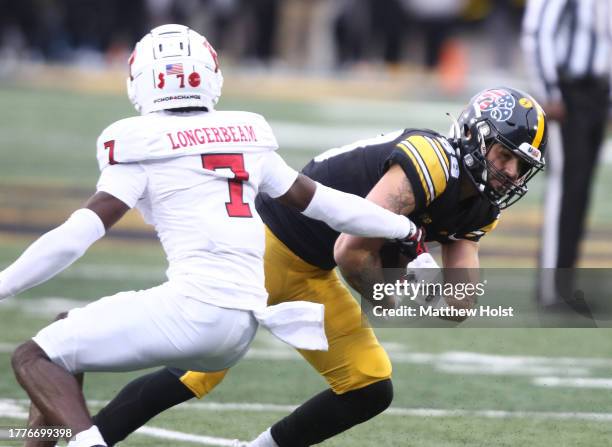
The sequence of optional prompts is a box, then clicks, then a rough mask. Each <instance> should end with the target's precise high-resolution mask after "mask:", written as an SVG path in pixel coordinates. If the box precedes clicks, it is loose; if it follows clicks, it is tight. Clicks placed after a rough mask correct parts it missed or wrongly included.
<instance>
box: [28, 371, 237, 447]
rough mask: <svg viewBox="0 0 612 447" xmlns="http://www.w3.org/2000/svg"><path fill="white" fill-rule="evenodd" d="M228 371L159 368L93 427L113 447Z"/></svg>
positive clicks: (214, 383)
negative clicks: (202, 371)
mask: <svg viewBox="0 0 612 447" xmlns="http://www.w3.org/2000/svg"><path fill="white" fill-rule="evenodd" d="M228 371H229V370H227V369H226V370H223V371H218V372H209V373H201V372H195V371H185V370H181V369H177V368H163V369H160V370H158V371H155V372H152V373H150V374H147V375H145V376H142V377H139V378H137V379H134V380H132V381H131V382H130V383H128V384H127V385H126V386H125V387H124V388H123V389H122V390H121V391H120V392H119V394H117V396H115V398H114V399H113V400H111V401H110V402H109V403H108V404H106V406H105V407H104V408H102V409H101V410H100V412H99V413H98V414H96V415H95V416H94V417H93V420H94V423H95V424H96V426H97V427H98V428H99V429H100V432H101V433H102V436H103V437H104V440H105V441H106V443H107V444H108V445H109V447H110V446H113V445H115V444H116V443H118V442H120V441H123V440H124V439H125V438H127V437H128V436H129V435H130V434H131V433H133V432H135V431H136V430H137V429H138V428H140V427H142V426H143V425H144V424H146V423H147V422H148V421H149V420H151V419H152V418H153V417H155V416H157V415H158V414H160V413H162V412H163V411H165V410H167V409H169V408H172V407H174V406H176V405H179V404H182V403H183V402H187V401H188V400H191V399H193V398H194V397H197V398H202V397H204V396H205V395H206V394H208V393H209V392H210V391H212V389H213V388H214V387H215V386H217V385H218V384H219V383H220V382H221V381H222V380H223V378H224V377H225V375H226V374H227V372H228ZM32 447H36V446H32Z"/></svg>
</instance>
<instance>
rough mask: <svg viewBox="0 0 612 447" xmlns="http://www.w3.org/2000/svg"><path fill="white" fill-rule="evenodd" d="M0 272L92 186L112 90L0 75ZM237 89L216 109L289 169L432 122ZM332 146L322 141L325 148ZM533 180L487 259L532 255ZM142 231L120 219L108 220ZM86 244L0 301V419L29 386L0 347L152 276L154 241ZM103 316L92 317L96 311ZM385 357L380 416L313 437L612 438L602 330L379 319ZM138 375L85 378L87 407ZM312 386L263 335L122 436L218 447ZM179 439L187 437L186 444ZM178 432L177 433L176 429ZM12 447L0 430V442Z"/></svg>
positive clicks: (600, 191)
mask: <svg viewBox="0 0 612 447" xmlns="http://www.w3.org/2000/svg"><path fill="white" fill-rule="evenodd" d="M0 102H1V103H2V105H3V107H2V108H1V109H0V141H2V150H1V151H0V247H1V249H0V267H3V266H6V265H7V264H8V263H10V262H11V261H12V260H13V259H14V258H15V257H16V256H18V255H19V253H20V252H21V251H22V250H23V249H24V248H25V247H26V246H27V244H28V243H29V242H31V241H32V240H33V238H35V237H36V234H38V233H39V232H41V231H44V230H45V229H47V228H50V227H52V226H53V225H56V224H58V223H61V222H62V221H63V219H64V218H65V217H66V216H67V214H68V213H69V212H70V211H71V210H72V209H74V208H76V207H78V206H79V204H80V203H81V202H82V201H83V200H84V199H85V198H86V197H87V196H88V195H89V194H90V193H91V192H93V190H94V187H95V181H96V178H97V167H96V163H95V138H96V137H97V135H98V133H99V131H100V130H101V129H102V128H103V127H105V126H106V125H108V124H109V123H111V122H112V121H114V120H116V119H118V118H120V117H124V116H128V115H130V114H131V113H132V111H131V108H130V106H129V103H128V101H127V99H125V98H124V97H123V95H119V94H117V95H105V96H102V95H99V94H93V93H75V92H70V91H60V90H48V89H36V88H30V87H26V86H23V85H21V86H19V85H11V86H9V85H2V84H0ZM360 105H362V106H363V104H360V103H359V101H349V100H334V101H326V100H324V99H313V100H312V101H308V102H304V101H289V100H280V99H275V98H268V99H262V98H255V97H252V98H238V97H236V96H232V93H231V91H230V92H228V95H227V97H226V98H224V100H223V102H222V103H221V107H220V108H223V109H245V110H252V111H257V112H260V113H262V114H264V115H265V116H266V117H267V118H269V119H270V121H271V122H272V125H273V127H274V128H275V129H278V130H277V132H278V133H279V139H280V141H281V145H282V146H283V149H282V155H283V156H284V157H285V158H286V159H287V160H288V161H289V163H290V164H292V165H293V166H295V167H300V165H302V164H303V163H305V162H306V161H307V160H308V159H309V158H311V157H312V155H313V154H314V153H316V152H317V151H320V150H324V149H326V148H328V147H330V146H333V145H335V144H341V143H349V142H351V141H352V140H353V139H356V138H361V137H368V136H371V135H372V133H373V132H374V133H375V132H377V131H387V130H392V129H396V128H400V127H405V126H407V125H410V126H415V127H416V126H427V127H431V128H434V129H438V130H441V131H444V130H445V129H446V128H447V127H448V124H447V120H446V117H445V116H444V112H445V111H446V110H445V108H446V107H448V106H451V107H455V110H450V111H451V112H455V113H457V112H458V109H459V107H460V105H459V104H450V105H442V104H440V105H439V107H435V105H434V106H429V107H428V108H426V109H422V108H421V107H420V105H419V104H416V103H410V102H405V103H400V102H397V103H387V102H372V101H370V102H368V103H367V104H366V105H367V107H366V108H367V112H366V111H364V110H363V109H362V108H360ZM328 141H329V144H325V143H326V142H328ZM610 174H612V168H611V167H610V166H609V165H603V166H602V167H601V169H600V171H599V175H598V178H597V182H596V186H595V195H594V199H593V204H594V207H593V208H594V209H593V213H592V216H591V223H592V226H591V232H590V234H589V238H588V241H587V244H586V246H585V251H584V253H585V260H584V265H590V266H608V267H610V266H612V255H611V254H610V253H612V250H611V248H612V243H610V242H609V241H610V236H611V235H612V224H611V222H612V205H611V204H610V201H609V191H610V190H611V189H612V175H610ZM542 184H543V182H542V181H541V180H540V181H539V182H538V183H536V185H534V188H533V194H532V195H531V196H530V197H529V198H527V199H525V201H524V202H523V203H520V204H518V205H517V206H516V207H513V208H511V209H510V210H508V212H507V213H505V215H504V220H505V222H504V223H503V224H502V225H500V228H499V229H498V230H496V231H495V232H494V233H493V234H492V235H491V236H490V237H487V239H489V240H487V241H484V242H483V249H482V259H483V265H486V266H514V267H516V266H522V267H529V266H533V265H534V255H535V252H536V249H537V244H538V228H539V222H540V219H539V204H540V200H541V193H542ZM119 230H122V231H124V232H133V233H132V234H136V235H140V234H141V233H142V232H143V231H147V230H145V229H143V226H142V224H141V222H140V220H139V218H138V217H136V216H129V217H128V218H127V219H126V222H125V223H124V224H123V225H121V226H120V227H119ZM119 235H120V234H118V233H115V236H113V235H112V234H111V235H110V237H108V238H107V239H105V240H103V241H100V242H99V243H97V244H96V245H95V246H94V247H92V249H91V250H90V251H89V252H88V253H87V254H86V255H85V257H84V258H83V259H81V260H79V261H78V262H77V263H76V264H75V265H74V266H73V267H71V268H70V269H68V270H67V271H66V272H64V273H62V274H61V275H60V276H58V277H57V278H56V279H54V280H52V281H50V282H49V283H47V284H44V285H42V286H39V287H37V288H35V289H33V290H30V291H28V292H26V293H24V294H23V295H22V296H20V297H18V298H12V299H9V300H7V301H5V302H2V303H0V328H1V330H0V427H3V426H23V425H24V424H25V419H24V417H25V414H26V413H27V403H26V401H25V399H26V396H25V394H24V392H23V391H22V390H21V388H20V387H19V386H18V385H17V383H16V382H15V380H14V378H13V375H12V372H11V370H10V364H9V363H10V362H9V357H10V352H12V349H14V347H15V346H16V344H18V343H19V342H21V341H23V340H25V339H27V338H28V337H30V336H32V335H33V334H34V333H35V332H36V331H37V330H38V329H40V328H41V327H43V326H45V325H46V324H47V323H48V322H49V321H50V320H51V319H52V318H53V316H54V315H55V314H56V313H58V312H59V311H62V310H66V309H68V308H70V307H74V306H77V305H81V304H83V303H86V302H88V301H90V300H93V299H96V298H98V297H100V296H104V295H107V294H111V293H115V292H117V291H120V290H127V289H137V288H146V287H150V286H152V285H156V284H158V283H159V282H161V281H163V279H164V269H165V259H164V255H163V253H162V251H161V249H160V248H159V247H158V246H157V244H156V242H155V241H153V240H150V239H147V238H144V239H143V238H139V239H138V238H136V239H125V238H118V237H116V236H119ZM101 324H103V322H101ZM377 332H378V334H379V337H380V339H381V341H382V342H383V343H384V344H385V346H386V347H387V348H388V351H389V353H390V356H391V358H392V360H393V363H394V384H395V400H394V403H393V406H392V408H391V409H390V410H389V411H387V412H386V413H385V414H384V415H382V416H380V417H378V418H376V419H374V420H372V421H370V422H368V423H366V424H363V425H362V426H359V427H357V428H354V429H352V430H350V431H349V432H347V433H344V434H342V435H340V436H338V437H337V438H335V439H333V440H330V441H328V442H326V443H325V444H324V445H326V446H330V447H331V446H347V447H348V446H351V447H353V446H355V447H361V446H363V447H366V446H368V447H369V446H374V445H377V446H427V447H429V446H432V447H433V446H436V447H438V446H445V447H450V446H518V445H530V446H606V445H611V444H612V441H610V439H611V438H610V437H611V435H612V396H611V390H610V388H612V342H611V340H612V332H611V331H610V330H607V329H588V330H587V329H384V330H378V331H377ZM135 376H136V375H135V374H91V375H89V376H87V377H86V395H87V398H88V399H89V400H90V402H91V406H92V408H93V409H95V408H99V406H100V405H101V404H102V403H103V402H104V401H106V400H108V399H110V398H111V397H113V395H114V394H115V393H116V392H117V391H118V390H119V389H120V388H121V387H122V386H123V385H124V384H125V383H127V381H128V380H129V379H130V378H132V377H135ZM324 388H325V383H324V381H323V380H322V379H321V378H320V377H319V376H318V375H317V374H316V373H315V372H314V371H313V370H311V368H310V367H309V366H308V365H307V364H306V363H305V362H304V361H302V360H301V358H300V357H299V356H298V355H297V354H296V353H294V352H293V351H291V350H290V349H289V348H288V347H286V346H284V345H282V344H280V343H279V342H277V341H275V340H274V339H272V337H271V336H269V335H268V334H266V333H263V331H262V333H260V334H259V336H258V338H257V340H256V342H255V343H254V345H253V349H252V351H251V352H250V354H249V355H248V356H247V358H245V359H244V360H243V361H242V362H241V363H240V364H239V365H238V366H237V367H235V368H234V369H233V370H232V372H231V373H230V375H229V376H228V377H227V378H226V380H225V382H224V383H223V384H222V385H221V386H219V387H218V388H217V389H216V390H215V391H214V392H213V393H212V394H211V395H210V396H208V397H207V398H205V399H204V400H203V401H201V402H197V403H189V404H186V405H184V406H182V407H180V408H177V409H173V410H171V411H169V412H167V413H166V414H163V415H161V416H160V417H158V418H156V419H154V420H153V421H152V422H151V423H150V424H149V426H147V428H146V430H145V431H143V432H142V433H140V434H136V435H134V436H133V437H132V438H130V439H129V440H128V441H126V442H125V443H123V444H122V445H125V446H128V447H130V446H133V447H135V446H145V445H147V446H148V445H157V446H178V445H180V446H183V445H185V446H186V445H194V444H200V445H218V446H223V445H228V441H227V440H228V439H233V438H240V439H243V440H247V439H250V438H252V437H254V436H255V435H257V434H258V433H259V432H260V431H262V430H263V429H265V428H266V427H267V426H268V425H270V424H271V423H273V422H274V421H275V420H277V419H278V418H280V417H282V416H283V415H285V414H287V412H288V411H290V408H291V407H292V406H295V405H298V404H299V403H301V402H302V401H304V400H305V399H307V398H308V397H309V396H311V395H313V394H315V393H317V392H318V391H320V390H322V389H324ZM186 435H191V436H190V437H188V440H185V441H180V440H178V439H185V436H186ZM181 436H183V437H182V438H181ZM13 445H19V444H18V443H15V442H9V441H0V446H13Z"/></svg>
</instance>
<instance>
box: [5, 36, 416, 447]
mask: <svg viewBox="0 0 612 447" xmlns="http://www.w3.org/2000/svg"><path fill="white" fill-rule="evenodd" d="M222 81H223V78H222V75H221V71H220V69H219V64H218V60H217V55H216V53H215V51H214V49H213V48H212V47H211V46H210V44H209V43H208V41H207V40H206V39H205V38H204V37H203V36H201V35H199V34H198V33H196V32H194V31H193V30H191V29H189V28H187V27H184V26H181V25H164V26H161V27H158V28H155V29H153V30H152V31H151V32H150V33H149V34H147V35H146V36H145V37H144V38H143V39H142V40H141V41H140V42H139V43H138V44H137V45H136V49H135V50H134V53H133V54H132V56H131V58H130V77H129V79H128V90H129V96H130V99H131V101H132V103H133V104H134V105H135V107H136V109H137V110H138V111H139V112H140V113H141V115H140V116H136V117H132V118H128V119H124V120H121V121H118V122H116V123H114V124H112V125H111V126H109V127H108V128H107V129H105V130H104V131H103V132H102V134H101V136H100V137H99V139H98V142H97V154H98V163H99V167H100V169H101V174H100V178H99V181H98V184H97V192H96V193H95V194H94V195H93V196H92V197H91V198H90V199H89V200H88V201H87V202H86V203H85V205H84V207H83V208H81V209H79V210H77V211H75V212H74V213H73V214H72V215H71V216H70V218H69V219H68V220H67V221H66V222H65V223H64V224H62V225H60V226H59V227H57V228H56V229H54V230H52V231H50V232H48V233H46V234H45V235H43V236H41V237H40V238H39V239H38V240H37V241H35V242H34V243H33V244H32V245H31V246H30V247H29V248H28V249H27V250H26V251H25V252H24V253H23V254H22V255H21V257H19V259H17V260H16V261H15V262H14V263H13V264H12V265H10V266H9V267H8V268H7V269H6V270H4V271H3V272H1V273H0V299H1V298H6V297H8V296H13V295H17V294H19V293H21V292H22V291H24V290H26V289H29V288H31V287H33V286H35V285H37V284H40V283H42V282H44V281H47V280H48V279H50V278H52V277H54V276H55V275H56V274H58V273H59V272H61V271H62V270H64V269H65V268H67V267H68V266H69V265H71V264H72V263H73V262H74V261H76V260H77V259H78V258H79V257H80V256H82V255H83V253H85V251H86V250H87V249H88V248H89V246H90V245H91V244H93V243H94V242H95V241H97V240H98V239H100V238H101V237H102V236H104V234H105V232H106V230H108V229H109V228H110V227H111V226H112V225H113V224H115V223H116V222H117V221H118V220H119V219H120V218H121V217H122V216H123V215H124V214H125V213H126V212H127V211H128V210H129V209H130V208H133V207H135V208H137V209H138V210H139V211H140V212H141V213H142V214H143V216H144V218H145V220H146V221H147V222H148V223H150V224H152V225H153V226H154V227H155V229H156V231H157V234H158V237H159V239H160V242H161V243H162V246H163V248H164V250H165V252H166V254H167V258H168V263H169V267H168V270H167V277H168V280H167V281H166V282H165V283H163V284H161V285H160V286H157V287H154V288H151V289H148V290H144V291H128V292H122V293H118V294H116V295H114V296H109V297H105V298H102V299H100V300H98V301H96V302H94V303H91V304H89V305H87V306H85V307H83V308H79V309H74V310H72V311H70V312H69V314H68V316H67V318H65V319H62V320H59V321H56V322H55V323H53V324H51V325H49V326H47V327H46V328H44V329H42V330H41V331H40V332H39V333H38V334H37V335H36V336H35V337H33V339H32V340H29V341H27V342H25V343H24V344H22V345H21V346H20V347H19V348H17V350H16V351H15V353H14V354H13V357H12V364H13V368H14V371H15V374H16V376H17V380H18V381H19V383H20V384H21V385H22V386H23V388H24V389H25V390H26V391H27V393H28V395H29V396H30V398H31V400H32V403H33V405H34V406H35V407H36V408H37V410H38V411H40V413H41V415H42V419H44V421H45V423H46V424H48V425H58V426H65V427H67V428H69V429H71V430H72V433H73V434H75V436H74V437H73V438H72V439H71V441H70V443H69V446H73V447H80V446H84V447H91V446H105V445H106V444H105V443H104V440H103V438H102V436H101V435H100V432H99V430H98V429H97V427H96V426H94V425H93V423H92V420H91V417H90V415H89V413H88V410H87V407H86V404H85V399H84V397H83V394H82V391H81V388H80V386H79V384H78V382H77V380H76V379H75V377H74V374H78V373H82V372H85V371H125V370H135V369H141V368H146V367H150V366H154V365H169V366H175V367H180V368H185V369H191V370H196V371H219V370H223V369H225V368H228V367H230V366H232V365H233V364H235V363H236V362H237V361H238V360H239V359H240V358H241V357H242V356H243V355H244V354H245V352H246V350H247V349H248V347H249V344H250V343H251V341H252V339H253V337H254V335H255V332H256V329H257V327H258V323H261V324H262V325H264V326H266V327H268V328H269V329H270V330H271V331H272V332H273V333H274V334H275V335H276V336H278V337H279V338H281V339H283V340H284V341H286V342H288V343H289V344H291V345H293V346H295V347H298V348H301V349H311V350H325V349H326V348H327V340H326V337H325V332H324V330H323V306H322V305H321V304H315V303H305V302H292V303H282V304H280V305H278V306H272V307H266V299H267V293H266V290H265V288H264V274H263V260H262V258H263V252H264V227H263V224H262V222H261V219H260V218H259V216H258V215H257V213H256V210H255V207H254V199H255V196H256V194H257V193H258V192H266V193H267V194H269V195H270V196H271V197H274V198H277V199H278V200H279V201H280V202H281V203H283V204H286V205H289V206H292V207H294V208H297V209H298V210H300V211H301V212H302V213H303V214H304V215H306V216H308V217H310V218H314V219H319V220H322V221H324V222H325V223H327V224H328V225H329V226H330V227H332V228H334V229H335V230H336V231H340V232H345V233H351V234H354V235H357V236H364V237H379V238H388V239H403V238H407V237H412V236H414V234H415V233H416V227H415V225H414V224H413V223H412V222H411V221H410V220H409V219H407V218H406V217H404V216H400V215H398V214H395V213H393V212H391V211H388V210H385V209H383V208H381V207H378V206H377V205H375V204H374V203H372V202H369V201H366V200H364V199H362V198H360V197H358V196H355V195H351V194H347V193H341V192H339V191H335V190H333V189H331V188H328V187H325V186H323V185H321V184H318V183H316V182H314V181H313V180H311V179H309V178H308V177H306V176H304V175H302V174H298V173H297V172H296V171H294V170H293V169H291V168H290V167H289V166H287V165H286V164H285V162H284V161H283V160H282V158H281V157H280V156H278V155H277V153H276V152H275V150H276V149H277V143H276V139H275V137H274V135H273V133H272V130H271V129H270V127H269V126H268V124H267V123H266V121H265V119H264V118H263V117H261V116H259V115H256V114H252V113H247V112H217V111H214V106H215V104H216V103H217V101H218V99H219V96H220V93H221V86H222ZM42 419H41V420H42Z"/></svg>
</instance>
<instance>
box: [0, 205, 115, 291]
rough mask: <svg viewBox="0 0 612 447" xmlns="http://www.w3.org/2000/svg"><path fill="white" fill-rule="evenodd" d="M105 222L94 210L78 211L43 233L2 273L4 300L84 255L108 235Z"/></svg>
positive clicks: (48, 277)
mask: <svg viewBox="0 0 612 447" xmlns="http://www.w3.org/2000/svg"><path fill="white" fill-rule="evenodd" d="M104 234H105V230H104V224H103V223H102V221H101V220H100V218H99V217H98V215H97V214H96V213H94V212H93V211H91V210H89V209H86V208H82V209H79V210H77V211H75V212H74V213H73V214H72V215H71V216H70V218H69V219H68V220H67V221H66V222H64V223H63V224H62V225H60V226H59V227H57V228H56V229H54V230H51V231H49V232H48V233H46V234H44V235H42V236H41V237H40V238H39V239H38V240H37V241H35V242H34V243H33V244H32V245H30V246H29V247H28V248H27V250H26V251H25V252H23V254H22V255H21V256H20V257H19V259H17V260H16V261H15V262H14V263H13V264H12V265H10V266H9V267H8V268H7V269H6V270H4V271H3V272H2V273H0V299H2V298H6V297H9V296H13V295H17V294H19V293H21V292H23V291H24V290H27V289H29V288H31V287H34V286H36V285H38V284H41V283H43V282H45V281H47V280H49V279H51V278H52V277H54V276H55V275H57V274H58V273H59V272H61V271H62V270H64V269H65V268H67V267H68V266H70V264H72V263H73V262H74V261H76V260H77V259H78V258H80V257H81V256H83V254H84V253H85V251H87V249H88V248H89V247H90V246H91V244H93V243H94V242H95V241H97V240H98V239H100V238H101V237H102V236H104Z"/></svg>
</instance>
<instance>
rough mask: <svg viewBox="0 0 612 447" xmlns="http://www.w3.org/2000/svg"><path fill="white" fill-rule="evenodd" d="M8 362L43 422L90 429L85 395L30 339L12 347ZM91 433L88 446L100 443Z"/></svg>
mask: <svg viewBox="0 0 612 447" xmlns="http://www.w3.org/2000/svg"><path fill="white" fill-rule="evenodd" d="M12 365H13V370H14V371H15V376H16V377H17V381H18V382H19V384H20V385H21V386H22V387H23V389H24V390H25V391H26V392H27V393H28V396H30V399H31V400H32V402H33V403H34V405H36V407H37V408H38V409H40V411H41V412H42V414H43V416H44V419H45V421H46V422H48V423H50V424H52V425H58V426H64V427H69V428H70V429H71V430H73V432H74V433H86V432H88V431H89V430H90V429H91V428H92V426H93V422H92V420H91V417H90V416H89V412H88V410H87V406H86V404H85V398H84V397H83V393H82V391H81V387H80V385H79V383H78V382H77V380H76V379H75V377H74V375H72V374H71V372H70V371H68V370H66V369H65V368H63V367H62V366H59V365H58V364H56V363H54V362H52V361H51V359H50V358H49V356H48V355H47V353H46V352H45V351H44V350H43V349H42V348H41V347H40V346H39V345H38V344H37V343H36V342H35V341H34V340H29V341H27V342H25V343H24V344H22V345H21V346H19V347H18V348H17V349H16V350H15V353H14V354H13V357H12ZM91 435H92V436H91V443H90V445H104V443H103V442H102V437H101V436H99V433H96V431H95V430H94V431H93V432H91ZM88 437H89V436H88Z"/></svg>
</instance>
